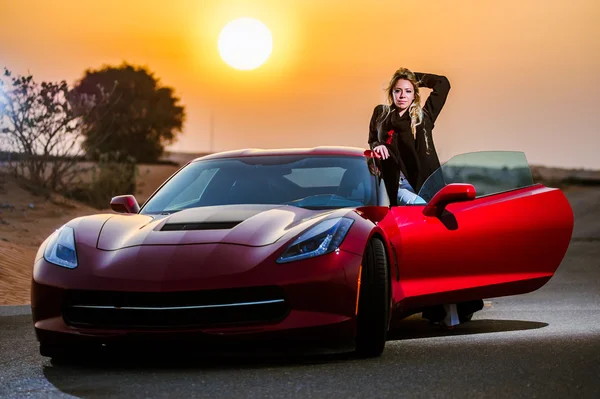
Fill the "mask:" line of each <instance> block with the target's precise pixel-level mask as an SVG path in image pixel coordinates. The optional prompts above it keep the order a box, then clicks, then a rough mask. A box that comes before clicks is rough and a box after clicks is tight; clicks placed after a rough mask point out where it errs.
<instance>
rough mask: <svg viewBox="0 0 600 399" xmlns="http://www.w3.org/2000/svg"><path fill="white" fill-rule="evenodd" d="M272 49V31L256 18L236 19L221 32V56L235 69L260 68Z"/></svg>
mask: <svg viewBox="0 0 600 399" xmlns="http://www.w3.org/2000/svg"><path fill="white" fill-rule="evenodd" d="M272 50H273V38H272V36H271V31H270V30H269V28H267V26H266V25H265V24H263V23H262V22H261V21H259V20H257V19H254V18H248V17H243V18H238V19H234V20H233V21H231V22H229V23H228V24H227V25H225V27H224V28H223V30H221V33H220V34H219V53H220V54H221V58H222V59H223V61H225V62H226V63H227V64H228V65H229V66H231V67H233V68H235V69H240V70H250V69H255V68H258V67H259V66H261V65H262V64H264V63H265V61H267V59H268V58H269V56H270V55H271V51H272Z"/></svg>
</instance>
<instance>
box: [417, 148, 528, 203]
mask: <svg viewBox="0 0 600 399" xmlns="http://www.w3.org/2000/svg"><path fill="white" fill-rule="evenodd" d="M451 183H468V184H472V185H473V186H475V190H476V191H477V197H482V196H486V195H491V194H498V193H502V192H506V191H510V190H514V189H517V188H521V187H527V186H531V185H533V184H534V182H533V177H532V175H531V170H530V168H529V163H528V162H527V158H526V157H525V154H524V153H523V152H517V151H480V152H471V153H466V154H460V155H457V156H455V157H452V158H451V159H449V160H448V161H447V162H446V163H444V164H443V165H442V166H441V167H440V168H439V169H438V170H436V171H435V172H434V173H433V174H432V175H431V176H429V178H427V180H426V181H425V183H424V184H423V186H422V187H421V189H420V190H419V193H418V194H419V196H420V197H421V198H423V199H424V200H425V201H426V202H429V201H430V200H431V198H433V196H434V195H435V194H436V193H437V192H438V191H440V189H441V188H443V187H444V186H446V185H448V184H451Z"/></svg>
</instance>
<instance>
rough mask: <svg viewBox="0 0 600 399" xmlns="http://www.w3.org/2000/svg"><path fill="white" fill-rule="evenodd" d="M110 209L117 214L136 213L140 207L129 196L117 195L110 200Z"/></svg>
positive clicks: (133, 198) (132, 197)
mask: <svg viewBox="0 0 600 399" xmlns="http://www.w3.org/2000/svg"><path fill="white" fill-rule="evenodd" d="M110 208H111V209H112V210H113V211H115V212H119V213H138V212H139V211H140V206H139V204H138V202H137V200H136V199H135V197H134V196H133V195H131V194H129V195H119V196H117V197H114V198H113V199H112V200H110Z"/></svg>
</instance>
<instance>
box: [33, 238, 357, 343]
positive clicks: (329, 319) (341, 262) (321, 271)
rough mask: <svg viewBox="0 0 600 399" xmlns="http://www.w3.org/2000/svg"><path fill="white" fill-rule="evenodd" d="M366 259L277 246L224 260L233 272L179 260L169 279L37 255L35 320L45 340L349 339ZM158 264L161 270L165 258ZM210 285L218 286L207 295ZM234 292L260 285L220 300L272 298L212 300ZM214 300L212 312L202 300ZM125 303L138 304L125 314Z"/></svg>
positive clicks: (232, 251) (231, 252)
mask: <svg viewBox="0 0 600 399" xmlns="http://www.w3.org/2000/svg"><path fill="white" fill-rule="evenodd" d="M236 249H237V250H239V248H233V247H232V246H230V248H228V252H229V255H230V257H229V258H227V259H238V260H239V259H240V258H238V257H236V256H235V255H236V254H235V250H236ZM238 255H240V256H243V255H244V254H241V253H240V254H238ZM113 258H114V254H113ZM158 258H160V257H158ZM361 261H362V259H361V257H360V256H358V255H356V254H353V253H349V252H345V251H338V252H335V253H331V254H327V255H324V256H320V257H316V258H313V259H307V260H302V261H298V262H293V263H288V264H277V263H275V262H274V259H273V258H272V257H270V256H268V257H267V258H266V259H265V260H264V261H263V262H261V263H260V264H259V265H257V266H255V267H249V266H248V265H244V264H240V267H239V270H238V273H235V272H234V271H235V267H231V265H225V266H224V267H222V268H221V270H226V271H227V272H226V273H221V274H219V273H213V274H211V275H207V274H206V273H205V272H203V273H200V274H199V273H198V271H197V268H193V267H188V268H184V267H178V269H177V272H176V273H175V274H163V275H164V276H166V275H168V278H167V277H165V278H164V279H163V280H162V281H160V280H159V279H156V278H144V277H140V278H139V279H131V277H130V274H127V273H128V272H127V271H126V272H125V273H124V274H122V275H119V274H118V273H114V272H113V273H112V274H111V275H110V276H108V275H107V273H106V270H107V268H95V269H92V268H85V267H82V266H81V265H80V267H78V268H76V269H74V270H68V269H64V268H60V267H58V266H55V265H52V264H49V263H47V262H46V261H45V260H44V259H43V258H41V259H38V260H37V261H36V265H35V269H34V270H35V273H34V279H33V282H32V290H31V293H32V300H31V303H32V315H33V321H34V328H35V332H36V335H37V338H38V340H39V341H40V342H41V343H42V344H44V345H50V346H55V345H56V346H63V345H64V346H69V345H77V344H117V343H135V342H137V343H145V342H148V341H160V342H163V341H168V342H176V343H182V342H195V343H199V342H203V343H208V344H210V345H212V344H216V343H219V342H222V343H225V344H228V343H230V342H232V341H236V342H245V341H248V340H251V341H255V342H260V341H263V342H266V343H272V344H275V343H277V342H288V343H292V342H294V343H295V344H298V343H306V344H308V345H311V344H315V345H320V344H321V343H323V344H324V343H329V344H330V346H336V347H337V346H348V345H351V344H352V343H353V340H354V335H355V318H356V301H357V289H358V284H357V283H358V273H359V269H360V264H361ZM224 263H226V261H224ZM240 263H241V262H240ZM92 270H93V271H92ZM150 271H151V273H153V274H154V275H158V272H157V270H156V267H152V266H151V267H150ZM125 286H129V287H130V288H129V289H126V288H125ZM210 292H212V293H215V292H217V293H219V295H217V296H214V295H213V296H209V297H208V299H207V296H206V293H210ZM234 292H237V293H238V294H239V292H251V295H254V296H253V297H251V298H254V299H252V300H248V299H244V297H237V298H235V300H231V299H230V300H227V299H223V300H222V301H221V304H225V305H228V304H230V303H242V302H244V301H247V302H252V303H262V302H265V303H266V304H265V305H252V306H254V308H253V307H252V306H250V307H245V308H244V309H245V310H246V311H239V309H235V310H234V311H231V310H230V309H227V308H230V307H229V306H226V307H221V308H220V307H218V306H215V307H213V305H219V303H218V302H219V298H220V297H223V298H224V296H228V295H229V293H234ZM257 293H258V294H257ZM238 294H234V295H238ZM249 295H250V294H249ZM256 295H258V296H256ZM182 296H183V297H182ZM175 297H182V298H183V299H181V298H179V299H173V298H175ZM74 298H75V299H74ZM132 298H133V299H132ZM140 298H141V299H140ZM149 298H150V299H149ZM274 299H278V301H274ZM111 301H113V302H112V303H111ZM132 301H133V302H132ZM173 301H175V302H173ZM195 301H196V302H195ZM206 301H208V302H206ZM161 302H162V303H161ZM207 303H208V305H209V307H208V310H209V312H208V313H207V312H206V311H205V310H206V309H207V308H203V306H206V305H207ZM182 304H183V305H184V306H181V305H182ZM74 305H75V306H78V307H74ZM82 305H83V306H82ZM161 306H168V307H170V308H173V309H178V308H180V307H181V308H183V307H186V306H191V307H200V310H201V311H202V312H204V313H187V314H185V315H183V317H179V316H181V313H180V314H179V316H177V314H176V313H177V312H175V313H170V314H169V315H166V314H167V313H169V312H170V311H169V312H167V313H165V311H164V310H160V309H157V307H161ZM188 310H189V309H188ZM124 312H129V313H128V314H127V313H125V314H126V316H123V314H124ZM153 313H157V314H158V316H156V317H154V316H153ZM74 315H75V316H74ZM140 320H142V322H140ZM148 320H151V321H152V323H150V322H148ZM182 320H183V321H182Z"/></svg>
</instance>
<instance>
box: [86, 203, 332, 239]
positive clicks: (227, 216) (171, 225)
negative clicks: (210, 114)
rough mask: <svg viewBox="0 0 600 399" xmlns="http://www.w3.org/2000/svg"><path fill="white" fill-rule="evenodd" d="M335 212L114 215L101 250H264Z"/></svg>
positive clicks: (233, 208) (216, 209) (285, 209)
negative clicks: (213, 245) (166, 247)
mask: <svg viewBox="0 0 600 399" xmlns="http://www.w3.org/2000/svg"><path fill="white" fill-rule="evenodd" d="M334 212H335V211H332V210H324V211H315V210H308V209H303V208H298V207H294V206H287V205H225V206H210V207H202V208H191V209H186V210H183V211H179V212H177V213H174V214H171V215H140V214H123V215H112V216H111V217H110V218H108V220H106V222H105V223H104V225H103V226H102V229H101V231H100V234H99V237H98V242H97V248H98V249H102V250H117V249H121V248H127V247H135V246H140V245H186V244H205V243H223V244H237V245H246V246H256V247H257V246H265V245H269V244H273V243H275V242H276V241H277V240H279V239H280V238H282V237H283V236H284V235H286V234H297V233H300V232H301V231H302V230H304V229H306V228H308V227H309V226H310V225H312V224H314V223H317V222H319V221H320V220H322V219H324V218H326V217H327V216H328V215H331V214H332V213H334Z"/></svg>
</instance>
